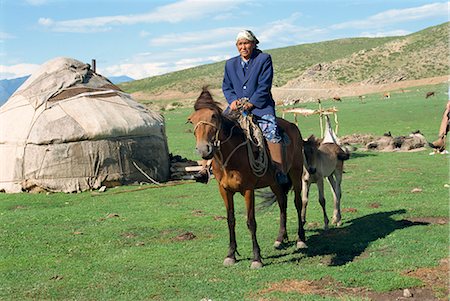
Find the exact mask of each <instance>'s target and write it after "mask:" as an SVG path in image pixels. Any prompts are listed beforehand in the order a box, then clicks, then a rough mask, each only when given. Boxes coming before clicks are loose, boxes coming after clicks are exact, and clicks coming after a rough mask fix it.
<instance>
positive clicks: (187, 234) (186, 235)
mask: <svg viewBox="0 0 450 301" xmlns="http://www.w3.org/2000/svg"><path fill="white" fill-rule="evenodd" d="M196 237H197V236H195V235H194V233H192V232H185V233H183V234H180V235H178V236H177V237H174V238H173V240H175V241H182V240H193V239H195V238H196Z"/></svg>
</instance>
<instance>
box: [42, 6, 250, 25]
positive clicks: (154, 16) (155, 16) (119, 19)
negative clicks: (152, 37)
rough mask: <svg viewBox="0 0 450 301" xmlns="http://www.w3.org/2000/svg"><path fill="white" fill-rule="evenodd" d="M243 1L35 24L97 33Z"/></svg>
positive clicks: (181, 17) (195, 15) (220, 11)
mask: <svg viewBox="0 0 450 301" xmlns="http://www.w3.org/2000/svg"><path fill="white" fill-rule="evenodd" d="M241 2H245V1H244V0H216V1H206V0H181V1H178V2H174V3H172V4H168V5H163V6H159V7H157V8H156V9H154V10H153V11H151V12H148V13H144V14H135V15H117V16H104V17H94V18H85V19H73V20H65V21H53V20H51V19H49V18H40V19H39V21H38V23H39V24H40V25H43V26H46V27H48V28H49V29H51V30H54V31H58V32H99V31H107V30H110V29H111V28H112V26H117V25H133V24H139V23H159V22H168V23H178V22H181V21H185V20H193V19H194V20H195V19H199V18H204V17H208V16H211V15H214V14H223V13H224V12H227V11H230V10H232V9H234V8H236V7H237V5H238V4H239V3H241Z"/></svg>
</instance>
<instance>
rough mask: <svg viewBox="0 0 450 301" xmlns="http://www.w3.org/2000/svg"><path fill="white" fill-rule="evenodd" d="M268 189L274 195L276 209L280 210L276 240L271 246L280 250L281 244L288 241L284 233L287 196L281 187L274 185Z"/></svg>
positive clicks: (285, 232)
mask: <svg viewBox="0 0 450 301" xmlns="http://www.w3.org/2000/svg"><path fill="white" fill-rule="evenodd" d="M270 189H272V192H273V193H274V194H275V197H276V198H277V202H278V207H279V208H280V230H279V231H278V236H277V239H276V240H275V243H274V244H273V246H274V247H275V248H277V249H278V248H280V247H281V246H282V244H283V242H285V241H287V240H288V236H287V231H286V220H287V213H286V212H287V196H286V194H285V193H284V192H283V190H282V189H281V187H280V186H279V185H278V184H276V183H274V184H273V185H272V186H270Z"/></svg>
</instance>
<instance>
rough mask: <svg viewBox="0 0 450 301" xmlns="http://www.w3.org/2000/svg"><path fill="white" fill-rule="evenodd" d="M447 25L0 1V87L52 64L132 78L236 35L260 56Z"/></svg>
mask: <svg viewBox="0 0 450 301" xmlns="http://www.w3.org/2000/svg"><path fill="white" fill-rule="evenodd" d="M448 20H449V2H447V1H439V0H436V1H433V0H428V1H426V0H345V1H344V0H291V1H268V0H256V1H253V0H245V1H241V0H210V1H206V0H178V1H162V0H156V1H150V0H123V1H119V0H90V1H88V0H78V1H68V0H67V1H65V0H0V79H5V78H15V77H19V76H23V75H27V74H30V73H31V72H33V71H34V70H36V68H38V67H39V65H40V64H43V63H44V62H46V61H47V60H50V59H52V58H54V57H58V56H65V57H72V58H75V59H78V60H80V61H83V62H87V63H89V62H91V59H92V58H95V59H96V60H97V71H98V72H99V73H101V74H103V75H105V76H117V75H128V76H130V77H132V78H135V79H140V78H144V77H149V76H153V75H159V74H164V73H167V72H171V71H175V70H180V69H184V68H189V67H192V66H197V65H202V64H207V63H213V62H217V61H221V60H224V59H227V58H230V57H232V56H235V55H237V51H236V49H235V45H234V43H235V36H236V33H237V32H238V31H239V30H241V29H251V30H252V31H253V32H254V33H255V35H256V36H257V37H258V39H259V40H260V45H259V46H260V48H261V49H262V50H264V49H273V48H279V47H285V46H291V45H298V44H303V43H311V42H319V41H325V40H332V39H337V38H345V37H361V36H364V37H380V36H391V35H405V34H409V33H412V32H415V31H418V30H421V29H424V28H426V27H429V26H433V25H438V24H441V23H443V22H447V21H448Z"/></svg>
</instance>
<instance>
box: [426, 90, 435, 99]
mask: <svg viewBox="0 0 450 301" xmlns="http://www.w3.org/2000/svg"><path fill="white" fill-rule="evenodd" d="M434 95H435V93H434V91H431V92H427V94H426V95H425V99H427V98H429V97H431V96H434Z"/></svg>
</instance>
